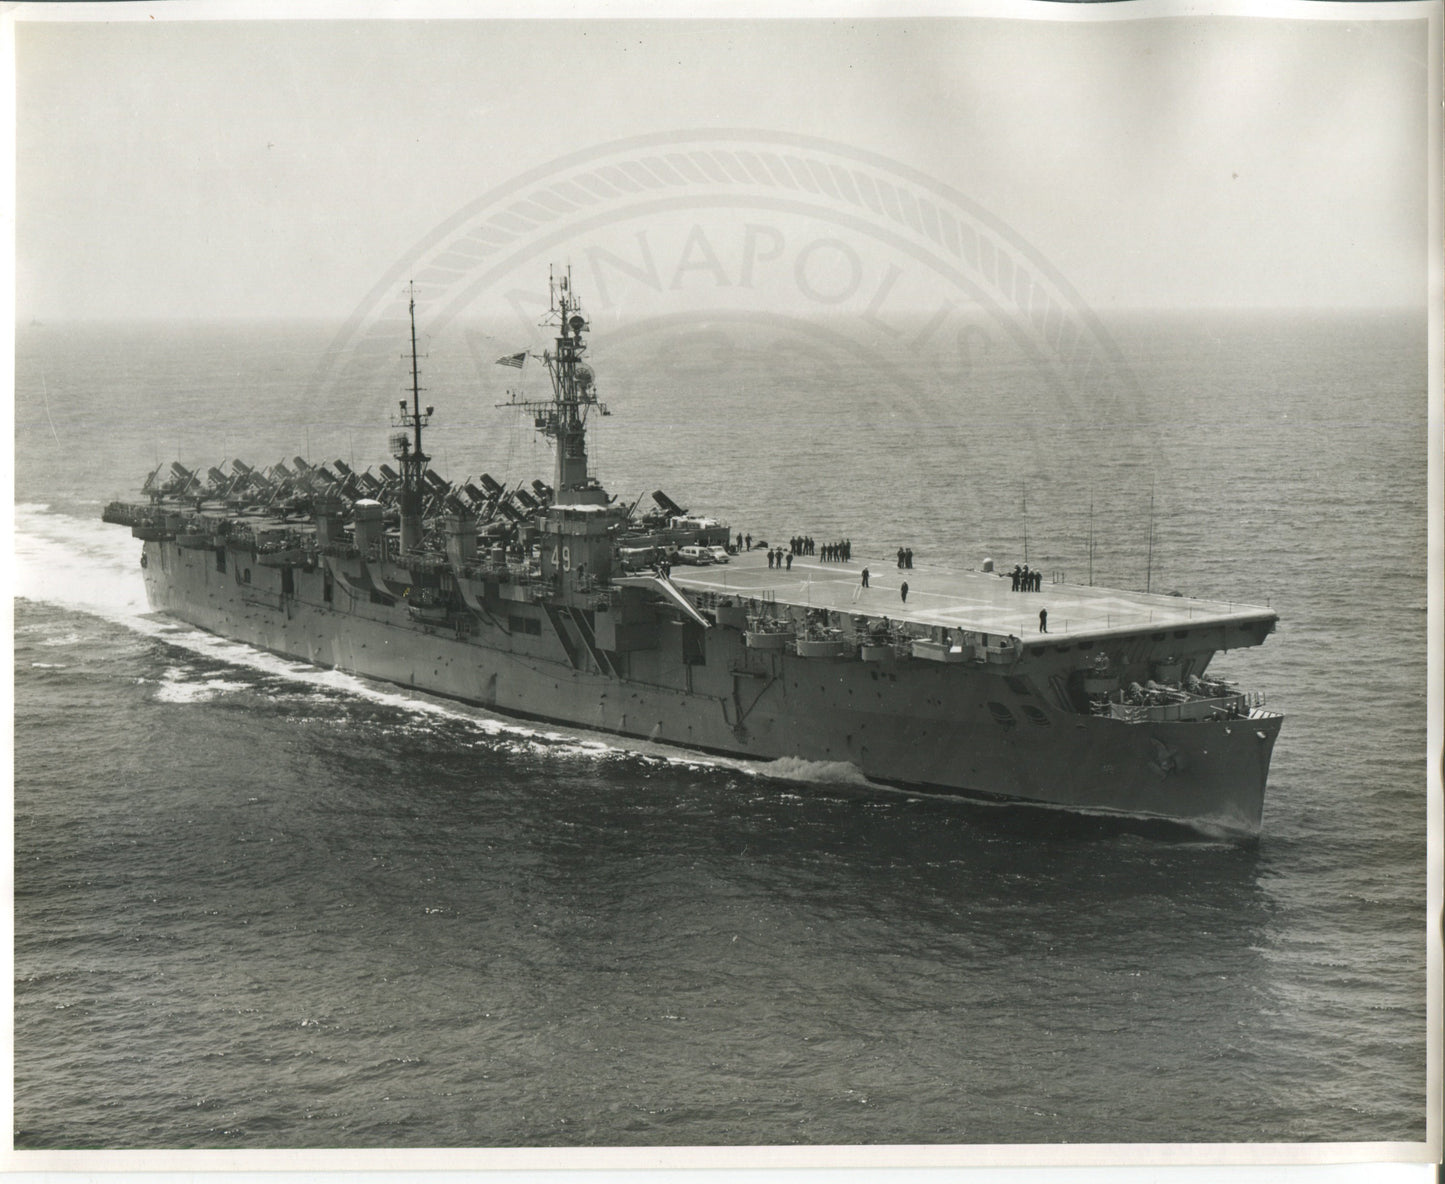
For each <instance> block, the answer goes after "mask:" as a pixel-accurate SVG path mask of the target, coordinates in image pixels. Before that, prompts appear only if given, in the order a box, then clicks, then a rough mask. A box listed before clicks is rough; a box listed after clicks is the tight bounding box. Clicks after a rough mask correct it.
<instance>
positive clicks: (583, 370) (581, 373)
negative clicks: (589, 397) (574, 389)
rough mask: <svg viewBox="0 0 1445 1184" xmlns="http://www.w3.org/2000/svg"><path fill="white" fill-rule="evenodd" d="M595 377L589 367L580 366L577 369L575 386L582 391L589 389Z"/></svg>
mask: <svg viewBox="0 0 1445 1184" xmlns="http://www.w3.org/2000/svg"><path fill="white" fill-rule="evenodd" d="M595 377H596V376H595V375H594V374H593V373H592V367H591V366H587V365H581V366H578V367H577V385H578V386H580V387H581V388H582V389H583V390H584V391H585V390H590V389H591V387H592V381H593V379H594V378H595Z"/></svg>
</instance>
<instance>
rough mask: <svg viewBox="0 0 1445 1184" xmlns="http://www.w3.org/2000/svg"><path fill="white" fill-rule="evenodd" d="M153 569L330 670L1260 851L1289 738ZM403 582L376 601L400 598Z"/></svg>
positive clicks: (1020, 691)
mask: <svg viewBox="0 0 1445 1184" xmlns="http://www.w3.org/2000/svg"><path fill="white" fill-rule="evenodd" d="M143 562H144V575H145V584H146V590H147V595H148V598H149V600H150V604H151V606H152V608H154V609H156V610H158V611H161V612H164V613H166V614H168V615H171V616H174V617H176V618H178V619H180V620H183V621H186V622H188V623H190V624H192V625H195V626H197V627H199V628H202V629H205V630H207V631H209V632H212V633H215V634H218V635H221V636H224V637H227V638H231V639H235V640H238V641H242V642H245V643H248V644H250V645H254V646H258V647H260V648H263V649H267V650H270V651H274V652H276V653H279V654H284V655H286V656H288V657H291V658H295V659H299V660H303V661H306V662H310V663H313V664H315V665H317V666H322V667H327V668H336V669H341V670H345V671H348V672H351V673H354V674H358V675H361V676H364V677H368V678H373V679H379V680H383V681H386V682H390V683H396V684H400V685H402V686H407V687H414V688H416V689H418V690H422V691H426V692H429V693H434V694H439V695H443V696H447V697H450V698H454V699H459V700H463V701H465V702H468V703H473V704H477V705H479V706H482V707H485V708H488V709H490V710H495V711H498V712H501V713H504V714H513V715H518V716H523V717H527V718H533V719H544V720H549V721H555V722H558V723H564V724H569V725H574V726H578V727H583V728H588V729H595V730H598V731H602V732H608V733H613V734H617V735H621V736H628V737H636V738H639V739H646V740H650V741H656V742H660V743H666V744H673V745H678V746H682V747H686V748H692V749H698V750H703V751H708V752H714V753H720V754H727V755H731V756H737V757H745V758H751V759H759V760H771V759H777V758H781V757H796V758H799V759H801V760H805V761H817V762H838V763H846V764H849V765H852V766H855V767H856V768H857V769H859V770H860V771H861V772H862V773H863V774H864V775H865V776H867V777H869V778H870V779H874V780H877V781H880V782H884V783H887V784H890V785H895V786H907V787H911V788H914V789H917V790H919V791H921V792H925V793H934V794H939V793H942V794H952V795H965V796H976V797H983V798H988V799H991V800H995V801H1007V802H1018V803H1022V804H1029V805H1037V806H1051V807H1058V808H1064V809H1068V810H1075V811H1080V812H1086V813H1105V814H1117V815H1126V816H1130V817H1143V818H1160V819H1168V820H1172V821H1176V822H1181V823H1185V824H1189V825H1193V826H1201V827H1206V828H1210V829H1219V830H1224V831H1228V832H1230V833H1233V834H1238V835H1245V836H1248V835H1253V834H1256V833H1257V832H1258V830H1259V827H1260V822H1261V816H1262V813H1263V801H1264V787H1265V783H1266V779H1267V775H1268V771H1269V762H1270V756H1271V752H1272V749H1273V746H1274V742H1275V738H1276V736H1277V734H1278V730H1279V726H1280V718H1279V717H1278V716H1273V715H1261V716H1260V717H1258V718H1237V719H1233V720H1229V721H1203V720H1200V721H1192V722H1173V723H1162V722H1161V723H1150V724H1124V723H1121V722H1119V721H1117V720H1113V719H1109V718H1102V717H1098V716H1089V715H1082V714H1078V713H1075V712H1069V711H1064V710H1061V709H1059V707H1058V705H1057V704H1055V703H1052V702H1050V701H1049V700H1048V699H1047V698H1046V697H1044V696H1042V695H1040V694H1038V693H1037V692H1036V690H1030V689H1028V687H1027V685H1026V683H1025V682H1024V680H1020V679H1009V678H1005V677H1002V676H1000V675H999V674H998V673H991V672H989V671H986V670H983V669H973V668H964V667H959V666H952V665H945V664H942V663H930V662H920V661H885V662H865V661H861V660H860V659H859V658H858V657H856V656H840V657H819V658H808V657H801V656H799V655H797V654H796V653H792V652H784V651H762V650H756V649H750V648H749V647H748V646H747V644H746V641H745V639H744V635H743V633H742V632H741V631H738V630H734V629H728V628H722V627H714V628H711V629H708V630H706V631H700V632H698V633H697V635H696V636H694V637H692V638H691V641H689V638H688V637H687V636H685V634H686V628H685V626H684V625H683V624H682V623H678V622H669V621H663V622H661V623H660V624H659V625H658V627H657V629H656V630H655V632H656V634H657V638H658V640H657V641H656V642H655V644H654V645H653V646H652V647H651V648H647V649H642V650H638V651H636V652H631V653H624V654H617V653H612V654H607V653H602V654H599V653H598V652H597V647H596V645H595V642H596V637H595V635H594V636H593V637H592V638H591V640H590V642H589V640H588V639H587V634H588V633H589V632H590V630H589V628H588V627H586V626H583V625H581V624H580V623H578V625H577V626H576V627H573V625H572V624H571V623H570V622H571V620H572V618H569V617H567V616H565V615H559V614H557V613H555V612H553V613H549V612H546V611H545V610H543V609H539V608H538V607H537V606H533V605H526V606H521V605H518V606H509V605H500V606H499V605H492V606H491V607H492V609H493V610H495V611H487V608H486V606H478V611H475V612H470V613H466V614H463V615H462V616H461V617H457V616H456V615H454V614H453V615H444V616H442V617H439V618H437V619H431V620H428V619H425V618H421V619H418V617H417V616H415V615H414V614H411V613H409V612H408V610H407V607H406V604H405V602H404V601H402V602H395V603H386V599H387V598H386V597H372V598H366V597H362V596H359V595H358V594H357V592H356V589H355V587H354V586H349V585H348V584H347V583H346V582H345V581H344V579H343V580H342V581H341V582H340V583H339V584H338V583H337V582H336V581H333V580H330V579H327V578H326V574H325V568H324V566H322V567H319V568H315V569H297V570H295V571H287V572H286V573H285V577H284V582H283V576H282V573H281V572H280V571H278V570H277V569H275V568H267V567H262V566H260V565H257V564H254V563H251V562H250V561H249V560H248V559H247V557H246V556H245V555H244V554H241V553H233V554H232V555H231V556H230V557H229V558H228V559H227V560H226V561H225V563H224V570H222V563H221V561H220V560H219V559H218V558H217V557H216V556H214V555H213V553H212V552H210V551H204V550H196V549H187V548H182V547H178V546H176V545H175V544H174V543H170V542H165V541H153V542H147V543H145V547H144V560H143ZM243 565H245V566H243ZM353 566H354V565H353ZM390 574H391V575H393V576H394V577H395V579H394V580H392V581H391V582H390V584H389V585H388V583H387V582H386V581H381V586H382V587H386V586H392V587H396V586H397V584H399V582H400V581H402V580H404V579H405V578H406V573H405V572H404V571H402V570H397V571H395V572H393V573H390ZM243 575H244V580H243ZM374 582H375V581H374ZM328 597H329V599H328ZM508 609H515V612H514V614H513V615H511V616H509V615H508ZM529 622H530V623H532V624H528V623H529ZM509 624H510V627H509ZM533 625H535V626H536V627H535V628H534V627H533Z"/></svg>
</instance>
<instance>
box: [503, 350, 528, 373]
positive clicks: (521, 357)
mask: <svg viewBox="0 0 1445 1184" xmlns="http://www.w3.org/2000/svg"><path fill="white" fill-rule="evenodd" d="M526 360H527V351H526V350H523V351H522V352H521V353H519V354H508V355H507V356H506V357H505V358H498V359H497V365H498V366H511V367H512V368H513V369H514V370H520V369H521V368H522V363H523V362H525V361H526Z"/></svg>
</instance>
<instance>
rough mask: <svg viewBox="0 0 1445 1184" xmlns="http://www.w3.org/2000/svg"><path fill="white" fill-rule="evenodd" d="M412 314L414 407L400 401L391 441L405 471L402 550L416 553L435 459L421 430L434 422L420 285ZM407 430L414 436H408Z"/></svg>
mask: <svg viewBox="0 0 1445 1184" xmlns="http://www.w3.org/2000/svg"><path fill="white" fill-rule="evenodd" d="M409 294H410V300H409V303H408V311H409V313H410V316H411V407H410V408H408V407H407V405H406V400H405V399H402V400H400V407H401V414H400V415H399V416H398V417H397V418H396V419H394V420H392V425H393V426H394V427H399V428H401V429H402V430H401V431H400V432H397V433H395V434H394V435H393V436H392V438H391V454H392V456H394V457H396V460H397V463H398V464H399V465H400V467H401V490H400V492H399V496H398V498H397V506H398V509H399V510H400V517H401V549H402V550H403V551H411V550H415V549H416V548H417V547H420V546H421V540H422V525H421V512H422V505H423V503H424V502H425V499H426V467H427V462H428V461H430V460H431V457H429V456H427V454H426V453H425V452H424V451H422V446H421V430H422V428H424V427H425V426H426V425H427V424H428V423H429V422H431V416H432V408H430V407H428V408H427V409H426V410H425V411H423V410H422V407H421V391H422V388H421V371H420V369H419V368H418V365H417V352H416V285H415V284H413V285H411V287H410V290H409ZM407 429H410V430H411V432H412V435H411V436H410V437H408V436H407Z"/></svg>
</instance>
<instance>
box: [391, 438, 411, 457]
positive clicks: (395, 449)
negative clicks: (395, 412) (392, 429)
mask: <svg viewBox="0 0 1445 1184" xmlns="http://www.w3.org/2000/svg"><path fill="white" fill-rule="evenodd" d="M409 451H411V440H410V439H409V438H408V437H407V434H406V433H405V432H396V433H394V434H393V435H392V437H391V454H392V456H395V455H396V454H397V453H399V452H409Z"/></svg>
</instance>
